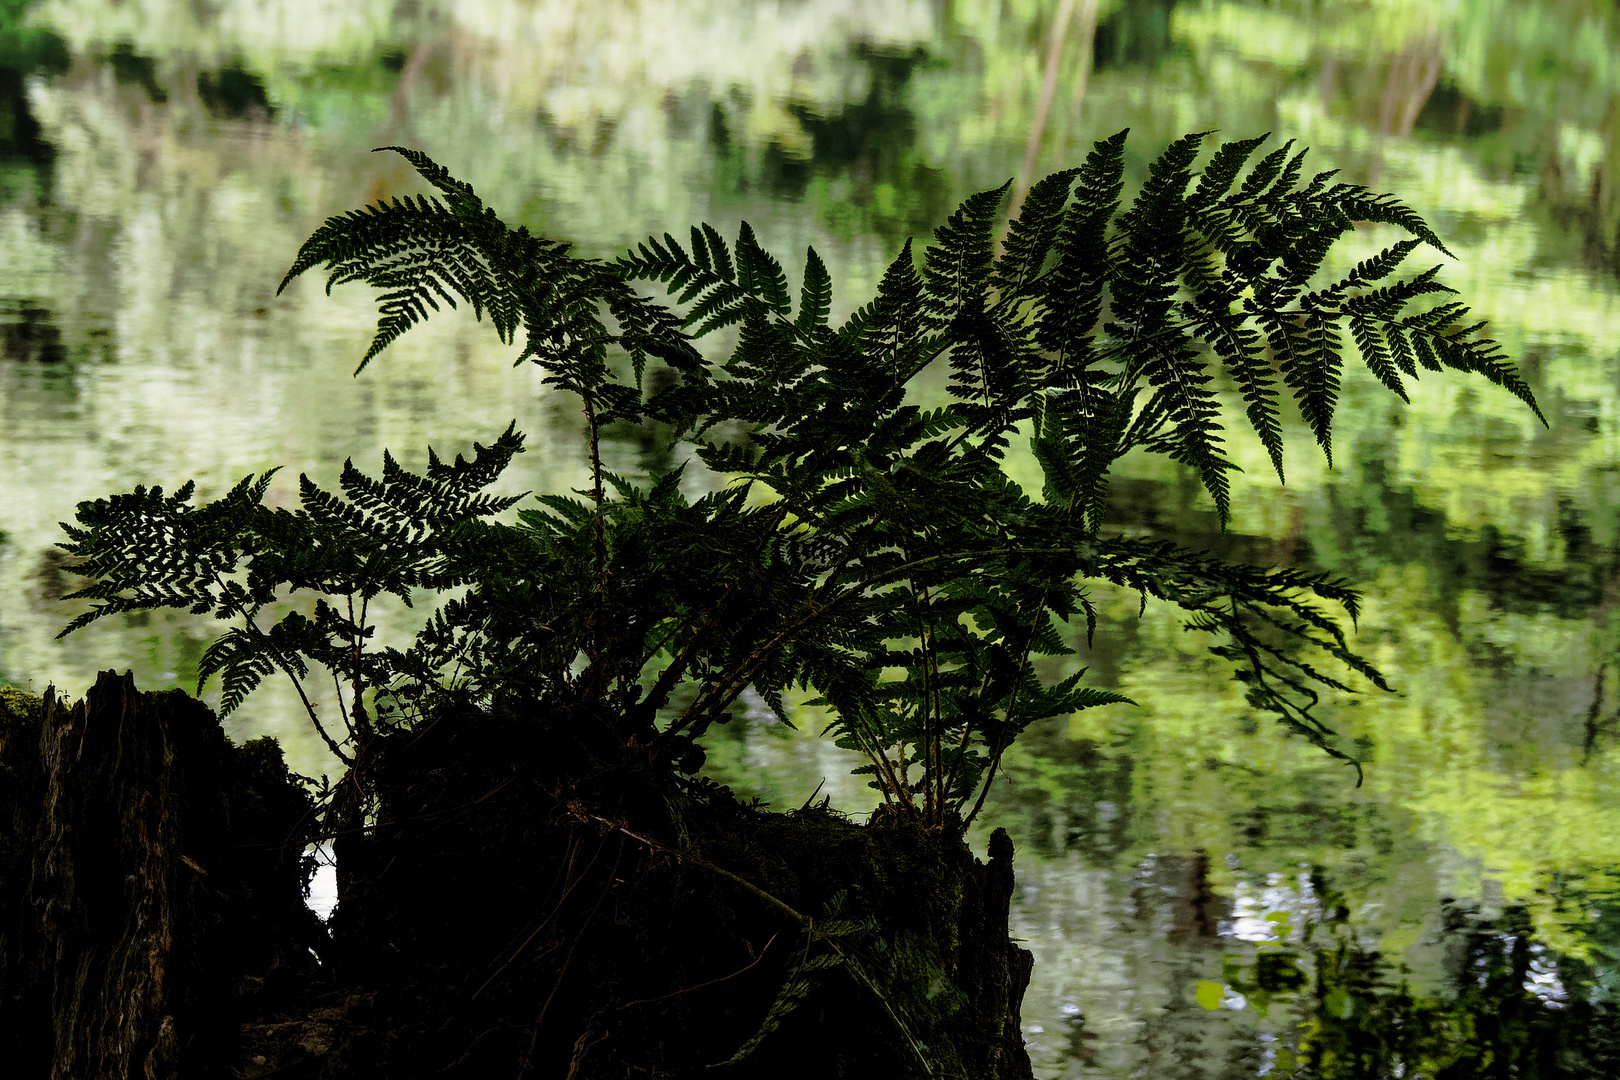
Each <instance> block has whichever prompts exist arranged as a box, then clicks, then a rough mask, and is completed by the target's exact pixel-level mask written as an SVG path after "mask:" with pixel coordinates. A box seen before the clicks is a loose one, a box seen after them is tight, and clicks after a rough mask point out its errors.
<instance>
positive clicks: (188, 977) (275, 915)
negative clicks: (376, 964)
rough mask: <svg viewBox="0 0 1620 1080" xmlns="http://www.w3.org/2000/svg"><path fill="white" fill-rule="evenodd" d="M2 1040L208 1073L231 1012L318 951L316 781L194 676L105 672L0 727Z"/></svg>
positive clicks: (20, 1065) (18, 1051) (36, 1063)
mask: <svg viewBox="0 0 1620 1080" xmlns="http://www.w3.org/2000/svg"><path fill="white" fill-rule="evenodd" d="M0 766H3V767H4V780H5V784H4V800H3V802H0V986H3V987H4V988H5V996H4V999H3V1000H0V1043H4V1044H5V1045H6V1047H7V1063H6V1064H7V1071H8V1075H10V1076H16V1077H17V1078H18V1080H32V1078H35V1077H38V1078H44V1077H50V1078H52V1080H56V1078H63V1080H66V1078H69V1077H71V1078H73V1080H100V1078H102V1077H107V1078H112V1077H117V1078H119V1080H124V1078H128V1077H145V1078H151V1080H158V1078H164V1080H166V1078H169V1077H176V1076H180V1075H182V1074H188V1075H209V1074H210V1072H211V1070H212V1069H213V1068H217V1067H219V1066H221V1065H222V1064H223V1059H224V1058H225V1057H227V1056H229V1054H230V1053H231V1051H232V1049H233V1046H232V1034H233V1031H234V1022H235V1020H236V1016H235V1013H236V1011H237V1010H238V1009H242V1008H248V1009H252V1008H257V1007H258V1003H256V1002H255V1001H254V999H255V997H258V996H263V995H266V994H268V995H270V996H272V997H273V996H274V995H275V994H276V993H277V992H278V991H280V992H282V993H286V992H287V991H288V990H289V989H291V988H294V986H295V985H296V984H299V983H301V982H302V981H303V980H304V979H306V978H307V977H308V976H309V975H310V974H311V973H312V972H313V971H314V970H315V964H314V958H313V957H312V956H311V955H310V952H309V946H310V945H313V944H316V943H318V942H319V941H320V937H321V929H320V926H319V923H318V921H317V920H315V919H314V917H313V915H312V914H311V913H310V912H309V910H308V908H307V907H306V906H305V905H304V903H303V896H302V891H303V884H304V881H305V880H306V873H307V871H306V869H305V867H304V866H303V846H304V840H303V834H304V832H306V831H307V830H308V829H309V827H310V826H311V824H312V822H311V821H310V820H309V817H310V813H311V811H312V805H311V802H310V799H309V796H308V795H307V794H306V793H305V792H304V791H303V790H302V789H301V788H300V787H299V786H298V785H296V784H295V783H294V782H293V780H292V779H291V778H290V777H289V776H288V774H287V772H286V768H285V766H284V765H283V764H282V762H281V757H280V751H279V749H277V748H276V747H275V746H274V744H273V743H270V742H268V741H261V742H256V743H252V744H249V745H248V746H245V747H235V746H232V745H231V743H230V742H229V740H227V739H226V738H225V736H224V733H223V732H222V731H221V730H220V727H219V724H218V722H217V721H216V720H215V718H214V716H213V714H212V713H211V712H210V711H209V710H208V709H207V708H206V707H204V706H203V705H202V704H201V703H199V702H197V701H195V700H193V699H191V698H189V697H187V696H186V695H185V694H184V693H181V692H178V691H176V692H173V693H169V694H141V693H138V692H137V691H136V689H135V685H134V681H133V679H131V678H130V677H129V675H127V674H126V675H124V676H119V675H117V674H116V673H114V672H110V671H108V672H103V673H102V674H101V676H100V677H99V678H98V679H97V681H96V685H95V687H94V688H93V689H91V690H90V692H89V693H88V694H87V695H86V696H85V697H84V699H83V700H81V701H79V702H78V703H77V704H75V705H73V706H72V707H68V706H67V705H66V704H65V703H64V702H62V701H61V700H59V699H58V698H57V697H56V695H55V691H54V688H52V689H50V690H47V691H46V693H45V697H44V699H43V701H41V702H40V703H39V705H38V707H37V709H33V710H26V709H25V710H13V711H8V712H7V714H6V716H5V718H4V732H3V734H0Z"/></svg>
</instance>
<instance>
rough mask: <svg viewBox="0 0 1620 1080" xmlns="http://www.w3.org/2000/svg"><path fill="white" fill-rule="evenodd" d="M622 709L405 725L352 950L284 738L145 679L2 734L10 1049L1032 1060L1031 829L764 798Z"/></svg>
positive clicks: (911, 1062) (377, 815)
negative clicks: (667, 752)
mask: <svg viewBox="0 0 1620 1080" xmlns="http://www.w3.org/2000/svg"><path fill="white" fill-rule="evenodd" d="M612 719H613V718H603V717H598V716H595V715H593V714H591V713H589V712H588V711H586V710H583V709H579V710H572V711H570V710H568V709H566V708H558V707H553V708H551V709H549V710H547V711H545V712H544V713H543V714H536V715H527V716H501V717H492V716H488V715H484V714H481V713H477V712H472V713H466V714H460V715H446V716H443V717H441V718H439V720H438V721H437V722H435V723H433V724H430V725H427V726H426V727H425V728H424V729H422V730H418V731H415V732H410V733H394V734H389V735H384V736H380V737H379V739H378V745H377V746H376V747H375V748H374V754H373V757H372V758H371V765H370V775H371V783H370V785H369V786H368V791H369V798H371V799H372V800H373V801H372V802H371V804H370V805H371V816H370V818H369V824H368V825H367V826H366V827H365V829H364V830H362V831H359V832H352V833H350V834H348V835H344V836H339V837H337V838H336V840H337V849H338V860H339V865H340V867H342V868H343V871H344V872H343V874H342V877H341V879H340V893H339V903H338V908H337V911H336V912H335V913H334V915H333V917H332V920H331V923H330V927H331V934H332V939H331V941H330V942H329V943H328V942H321V941H317V940H315V938H314V937H313V936H312V935H309V934H308V933H307V932H308V931H309V930H310V927H311V924H312V923H313V917H312V916H310V915H309V914H308V911H307V909H305V908H303V906H302V903H301V898H300V896H299V889H300V886H301V885H302V882H303V877H302V874H303V869H302V868H301V867H300V866H299V865H298V858H297V856H298V852H299V851H300V850H301V845H302V843H303V840H304V839H305V834H304V833H302V832H300V831H299V829H300V828H301V827H305V828H307V825H308V822H307V821H306V822H304V824H303V825H302V826H300V825H299V823H298V820H297V819H298V818H299V816H300V815H301V814H303V815H307V814H308V811H309V803H308V801H307V798H306V797H304V796H303V794H302V792H301V791H299V790H298V789H296V788H295V787H293V786H292V784H291V781H290V780H289V779H288V778H287V775H286V773H285V769H284V767H282V766H281V765H280V761H279V756H276V758H275V761H274V766H275V767H274V768H270V767H269V766H267V765H265V764H264V760H265V759H264V749H263V747H262V746H261V747H260V751H259V757H258V758H254V756H253V754H251V753H249V752H248V751H249V750H250V749H251V748H252V746H253V745H255V744H250V747H248V748H241V749H237V748H233V747H231V746H230V745H229V743H228V742H227V740H225V738H224V737H223V735H222V734H220V732H219V728H218V725H217V723H216V722H215V721H214V720H213V718H212V716H211V715H210V714H209V713H208V711H207V710H206V709H204V708H203V707H202V706H201V705H198V704H197V703H195V702H192V701H190V700H189V699H187V698H186V697H185V696H184V695H183V694H171V695H140V694H136V693H135V692H134V688H133V685H132V684H131V683H130V681H129V680H128V678H127V677H126V678H123V679H119V678H117V677H115V676H113V675H111V673H108V674H105V675H103V677H102V678H101V680H100V681H98V683H97V685H96V688H95V689H94V690H93V691H92V692H91V694H90V695H89V696H88V697H87V699H86V701H85V702H82V703H80V704H79V705H78V706H76V707H75V708H73V709H67V708H64V707H63V706H62V705H61V704H59V703H58V702H56V701H55V700H54V699H53V698H52V697H50V696H49V695H48V696H47V700H46V702H45V703H43V706H42V708H40V709H39V710H38V711H37V715H36V716H35V717H34V718H33V719H32V720H31V721H28V722H10V723H8V724H7V725H6V726H5V727H3V728H0V763H3V764H4V765H5V766H6V768H7V769H8V770H10V773H11V775H12V778H13V780H14V782H8V784H7V786H6V787H5V789H4V795H3V798H4V800H5V801H4V802H3V803H0V860H4V862H3V864H0V870H3V871H4V872H5V875H6V876H5V884H4V887H0V917H3V919H4V922H3V923H0V986H5V987H6V988H7V997H6V999H5V1000H4V1001H3V1002H0V1040H9V1041H10V1042H11V1045H13V1046H18V1045H21V1044H22V1043H27V1040H28V1039H29V1038H31V1037H32V1036H30V1034H29V1033H30V1032H33V1031H36V1030H37V1031H38V1032H40V1033H41V1037H38V1038H33V1042H32V1043H28V1045H26V1046H25V1047H24V1050H25V1057H24V1059H19V1060H26V1062H27V1066H26V1068H25V1069H19V1070H18V1071H17V1072H16V1074H15V1075H17V1076H18V1077H20V1078H26V1080H33V1078H35V1077H39V1078H43V1077H46V1076H50V1077H53V1078H55V1077H67V1076H73V1077H75V1078H90V1080H98V1078H100V1077H103V1076H106V1077H111V1076H118V1077H126V1076H134V1077H141V1076H147V1077H154V1078H157V1077H165V1078H166V1077H171V1076H178V1075H186V1076H192V1075H205V1076H212V1075H221V1076H231V1075H234V1076H238V1077H258V1076H265V1075H270V1074H274V1075H275V1076H276V1077H277V1078H278V1080H294V1078H311V1080H313V1078H317V1077H319V1078H334V1080H335V1078H337V1077H370V1076H388V1077H389V1078H390V1080H410V1078H414V1077H423V1078H425V1077H429V1076H449V1077H468V1078H471V1077H479V1078H483V1077H497V1078H504V1077H511V1078H514V1080H516V1078H521V1077H546V1078H550V1077H575V1078H591V1077H612V1078H618V1077H624V1076H645V1077H677V1076H696V1075H698V1074H700V1073H701V1074H703V1075H707V1076H720V1077H727V1076H729V1077H754V1076H759V1077H771V1078H773V1080H775V1078H779V1077H782V1078H793V1077H806V1078H809V1077H814V1078H816V1080H826V1078H836V1077H867V1076H883V1077H885V1078H891V1077H892V1078H901V1080H904V1078H910V1077H920V1076H923V1075H925V1069H924V1067H923V1066H922V1064H921V1063H920V1058H921V1057H923V1056H926V1058H927V1060H928V1062H929V1065H930V1067H931V1068H932V1072H933V1075H935V1076H941V1077H972V1078H973V1080H995V1078H1006V1080H1012V1078H1024V1077H1029V1076H1030V1075H1031V1072H1030V1064H1029V1059H1028V1057H1027V1056H1026V1055H1025V1053H1024V1049H1023V1044H1022V1040H1021V1037H1020V1033H1019V1026H1018V1009H1019V1005H1020V1002H1021V999H1022V996H1023V992H1024V988H1025V986H1026V985H1027V983H1028V979H1029V970H1030V957H1029V954H1028V953H1027V952H1025V951H1023V950H1022V949H1019V948H1018V947H1017V946H1015V945H1014V944H1012V943H1011V942H1010V941H1009V939H1008V936H1007V916H1008V904H1009V900H1010V897H1011V892H1012V887H1013V877H1012V844H1011V842H1010V841H1009V840H1008V839H1007V837H1006V834H1005V833H1001V832H998V833H997V834H996V835H995V836H994V837H993V838H992V840H991V846H990V860H989V862H988V863H982V862H980V861H979V860H977V859H976V858H974V856H973V855H972V854H971V852H970V851H969V850H968V849H967V847H966V845H965V844H964V843H963V842H962V840H961V838H960V837H957V836H954V835H952V834H948V833H945V832H941V831H929V830H923V829H919V828H915V827H911V826H907V825H902V824H897V823H893V822H883V821H879V822H877V823H874V824H872V825H857V824H855V823H852V822H850V821H848V820H846V819H844V818H843V817H841V816H840V815H838V814H836V813H834V812H831V811H828V810H826V809H824V808H821V809H817V808H807V809H805V810H801V811H797V812H793V813H786V814H782V813H769V812H766V811H763V810H760V809H757V808H753V807H746V806H742V805H740V804H738V803H737V802H736V801H735V799H733V798H732V797H731V795H730V793H729V792H727V791H726V790H725V789H723V788H720V787H718V786H717V785H714V784H711V783H708V782H706V781H701V780H696V779H692V778H684V777H681V776H679V775H678V774H676V773H675V772H674V771H673V770H672V769H671V767H670V766H669V765H668V764H667V763H665V762H663V761H661V760H659V759H654V758H653V757H652V756H650V755H649V754H648V753H646V752H645V750H638V749H637V747H638V745H639V746H644V745H645V743H644V742H640V741H639V740H638V737H637V733H635V732H628V733H627V732H625V731H622V730H619V727H622V725H620V726H619V727H616V726H615V725H613V724H611V723H609V722H608V721H610V720H612ZM641 734H643V735H646V734H650V733H641ZM253 761H258V762H259V764H258V765H253V766H252V767H249V766H250V765H252V762H253ZM244 762H246V763H247V764H244ZM255 770H257V771H255ZM277 770H279V772H278V771H277ZM278 784H279V785H280V786H279V787H278V786H277V785H278ZM287 790H292V791H294V792H295V793H296V794H297V795H298V798H299V799H302V800H303V801H302V802H299V801H298V800H296V799H289V798H288V797H287V795H286V792H287ZM266 792H269V793H272V795H271V796H269V797H267V796H266V795H265V793H266ZM275 792H281V794H274V793H275ZM249 796H251V798H250V797H249ZM254 799H258V800H259V803H258V804H255V803H254V802H253V800H254ZM276 799H279V800H281V802H280V803H278V804H277V805H278V807H279V809H276V810H274V812H272V811H271V810H269V809H265V807H264V805H260V804H267V803H268V802H273V801H275V800H276ZM254 805H259V809H258V810H257V811H253V813H257V814H258V816H257V817H253V813H250V812H249V811H250V810H251V809H252V806H254ZM250 819H251V820H250ZM289 835H290V843H291V844H292V846H291V847H285V845H283V844H282V843H281V841H282V840H286V839H289ZM284 847H285V850H286V851H288V852H290V854H283V853H282V849H283V848H284ZM278 859H279V860H280V861H279V862H278V861H277V860H278ZM290 906H296V907H297V908H298V910H299V912H301V913H302V921H300V919H299V918H296V917H294V916H293V915H292V914H290V912H289V907H290ZM300 928H301V929H300ZM829 928H831V929H829ZM301 934H303V935H305V936H303V937H301V936H300V935H301ZM829 934H831V935H832V936H831V937H829V936H828V935H829ZM255 942H261V943H264V944H263V946H262V947H261V948H258V949H257V951H256V950H255V948H254V947H253V944H254V943H255ZM306 942H307V943H308V944H314V945H317V946H319V947H320V949H321V952H322V958H323V960H324V961H326V962H325V963H323V964H321V965H320V966H319V967H317V966H316V965H315V964H314V963H313V960H312V958H311V957H310V954H309V952H308V950H307V949H305V948H304V945H305V944H306ZM835 953H836V954H838V957H839V962H837V963H835V964H832V965H831V966H816V965H812V966H811V969H809V970H801V969H802V968H803V966H804V962H805V960H806V959H807V958H811V957H815V956H817V955H820V956H821V957H822V958H823V959H826V960H829V961H830V960H831V959H832V958H833V955H834V954H835ZM277 973H279V974H280V975H282V976H283V977H284V978H283V981H282V985H281V987H280V990H279V992H272V988H271V985H270V984H271V983H273V982H274V981H275V975H276V974H277ZM796 979H797V980H800V983H801V988H802V990H803V992H802V993H801V994H799V995H798V997H797V999H796V1001H795V1002H794V1007H793V1008H792V1009H790V1010H787V1011H786V1012H782V1011H781V1010H777V1011H776V1013H774V1014H773V1012H772V1002H773V1001H775V1000H776V999H777V997H778V994H779V992H780V991H781V990H782V988H783V987H784V985H790V984H793V983H794V981H795V980H796ZM266 980H268V981H266ZM768 1018H769V1022H767V1019H768ZM762 1030H766V1031H767V1033H766V1034H765V1036H764V1037H763V1038H762V1039H756V1038H755V1036H756V1034H758V1033H760V1032H761V1031H762ZM745 1045H752V1049H751V1051H750V1052H749V1053H748V1054H747V1055H746V1056H743V1057H741V1058H739V1059H738V1060H736V1061H735V1062H733V1063H732V1064H730V1065H726V1066H725V1067H723V1068H719V1069H716V1068H714V1067H715V1066H718V1065H721V1064H722V1063H725V1062H727V1061H728V1060H730V1059H732V1058H733V1056H734V1055H736V1054H737V1052H738V1050H739V1048H741V1047H743V1046H745ZM925 1047H926V1049H924V1048H925Z"/></svg>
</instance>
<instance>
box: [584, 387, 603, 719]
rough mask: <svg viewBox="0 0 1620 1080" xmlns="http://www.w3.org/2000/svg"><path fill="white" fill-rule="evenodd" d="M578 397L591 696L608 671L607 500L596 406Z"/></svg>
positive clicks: (588, 398)
mask: <svg viewBox="0 0 1620 1080" xmlns="http://www.w3.org/2000/svg"><path fill="white" fill-rule="evenodd" d="M580 400H581V401H582V402H584V405H585V422H586V425H587V426H588V428H589V429H590V455H591V502H592V503H594V504H595V506H596V520H595V521H594V522H593V524H592V537H591V555H592V558H593V559H594V560H595V563H596V573H595V578H594V581H593V582H592V585H591V614H590V635H591V641H590V646H589V651H588V653H587V654H586V655H587V656H588V657H589V659H590V672H591V675H592V682H593V683H595V686H594V687H592V688H590V690H591V692H592V696H593V697H597V698H600V697H602V695H603V694H604V693H605V692H606V689H607V672H606V670H605V669H604V668H603V667H602V615H603V611H602V608H603V606H604V601H605V598H606V596H607V576H608V571H607V521H606V520H605V519H604V518H603V517H602V504H603V503H604V502H605V501H606V498H607V496H606V493H605V492H604V490H603V488H602V444H601V427H602V425H601V421H600V420H599V418H598V417H597V415H596V406H595V404H594V403H593V402H592V400H591V395H590V394H588V393H581V394H580Z"/></svg>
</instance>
